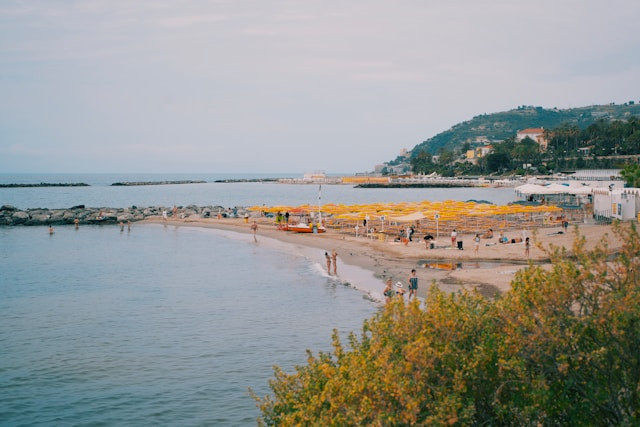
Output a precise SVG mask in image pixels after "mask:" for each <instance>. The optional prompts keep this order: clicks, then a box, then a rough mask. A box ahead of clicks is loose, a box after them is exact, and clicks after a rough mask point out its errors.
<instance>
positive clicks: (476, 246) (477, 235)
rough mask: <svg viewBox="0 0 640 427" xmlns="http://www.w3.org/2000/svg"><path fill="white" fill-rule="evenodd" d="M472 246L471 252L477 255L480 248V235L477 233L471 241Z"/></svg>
mask: <svg viewBox="0 0 640 427" xmlns="http://www.w3.org/2000/svg"><path fill="white" fill-rule="evenodd" d="M473 244H474V248H473V252H474V253H476V254H477V253H478V249H479V248H480V235H479V234H478V233H476V237H475V238H474V239H473Z"/></svg>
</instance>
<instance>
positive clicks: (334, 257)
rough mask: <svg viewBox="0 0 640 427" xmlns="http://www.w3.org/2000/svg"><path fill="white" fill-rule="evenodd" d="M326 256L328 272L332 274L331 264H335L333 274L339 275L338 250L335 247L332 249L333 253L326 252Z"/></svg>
mask: <svg viewBox="0 0 640 427" xmlns="http://www.w3.org/2000/svg"><path fill="white" fill-rule="evenodd" d="M324 257H325V259H326V260H327V273H328V274H331V265H333V275H334V276H337V275H338V252H336V250H335V249H331V255H329V253H328V252H325V253H324Z"/></svg>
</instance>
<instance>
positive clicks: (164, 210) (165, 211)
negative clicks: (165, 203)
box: [162, 209, 167, 221]
mask: <svg viewBox="0 0 640 427" xmlns="http://www.w3.org/2000/svg"><path fill="white" fill-rule="evenodd" d="M162 219H163V220H165V221H166V220H167V210H166V209H163V210H162Z"/></svg>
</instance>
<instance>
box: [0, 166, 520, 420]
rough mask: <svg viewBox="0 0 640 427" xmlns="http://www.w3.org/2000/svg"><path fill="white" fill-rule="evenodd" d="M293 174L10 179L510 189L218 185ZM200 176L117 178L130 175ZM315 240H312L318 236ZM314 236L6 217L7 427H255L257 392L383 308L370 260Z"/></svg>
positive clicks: (215, 194) (421, 196)
mask: <svg viewBox="0 0 640 427" xmlns="http://www.w3.org/2000/svg"><path fill="white" fill-rule="evenodd" d="M274 177H275V178H277V177H287V178H288V177H294V178H295V177H297V176H296V175H295V174H278V175H275V174H263V175H258V174H233V175H231V174H227V175H224V174H74V175H72V174H0V183H41V182H46V183H59V182H62V183H71V182H84V183H87V184H90V186H89V187H33V188H0V205H13V206H15V207H17V208H20V209H27V208H68V207H71V206H75V205H80V204H84V205H86V206H87V207H116V208H117V207H129V206H133V205H136V206H138V207H142V206H173V205H174V204H175V205H178V206H180V205H189V204H195V205H220V206H224V207H233V206H253V205H267V206H271V205H283V204H286V205H299V204H305V203H308V204H317V203H318V202H319V201H320V202H321V203H336V204H337V203H345V204H355V203H373V202H400V201H422V200H447V199H454V200H486V201H489V202H492V203H497V204H504V203H508V202H510V201H513V200H514V199H515V196H514V192H513V189H502V188H453V189H451V188H450V189H358V188H354V187H353V186H347V185H323V186H322V187H321V188H319V186H317V185H301V184H278V183H272V182H269V183H263V182H239V183H219V182H215V181H216V180H221V179H259V178H274ZM175 180H204V181H206V183H203V184H180V185H158V186H144V187H113V186H111V185H110V184H111V183H114V182H122V181H175ZM313 237H314V236H309V238H313ZM318 252H319V251H318V250H314V249H311V248H309V247H300V246H297V245H296V246H294V245H289V244H285V243H282V242H279V241H275V240H272V239H268V238H266V237H263V236H258V238H257V241H254V240H253V237H252V236H249V235H246V234H240V233H234V232H229V231H222V230H213V229H199V228H192V227H179V226H172V225H162V224H137V223H134V224H133V226H132V228H131V230H127V229H125V230H124V231H121V230H120V227H117V226H81V227H80V228H79V229H78V230H75V229H74V227H73V226H57V227H56V228H55V233H54V234H53V235H49V233H48V230H47V229H46V228H45V227H24V226H17V227H0V425H3V426H40V425H42V426H45V425H46V426H50V425H56V426H78V425H100V426H112V425H113V426H116V425H118V426H119V425H179V426H201V425H222V426H226V425H228V426H242V425H255V424H256V419H257V418H258V417H259V415H260V412H259V410H258V408H257V406H256V402H255V401H254V400H253V398H252V397H251V396H250V393H249V389H250V388H251V389H252V390H253V392H254V393H255V394H257V395H259V396H264V395H267V394H269V393H270V389H269V380H270V379H272V378H273V377H274V375H273V372H274V371H273V367H274V366H279V367H280V368H282V369H283V370H284V371H285V372H291V373H293V372H295V367H296V366H298V365H304V364H305V361H306V359H307V350H310V351H311V352H312V353H313V354H317V353H318V352H330V351H331V350H332V347H331V335H332V331H333V330H337V331H338V332H339V334H340V336H341V337H342V338H343V340H344V341H345V342H346V341H347V337H348V335H349V333H355V334H356V335H359V334H360V331H361V327H362V323H363V321H364V320H365V319H367V318H370V317H371V316H373V315H374V314H375V313H376V312H377V311H378V310H380V307H381V300H382V296H381V292H382V289H383V287H384V285H383V284H382V283H381V282H380V280H379V279H377V278H375V277H374V276H373V274H372V273H371V272H369V271H365V270H362V269H359V268H358V267H355V266H349V265H344V264H339V276H338V277H334V276H329V275H327V274H326V271H325V269H324V261H323V260H324V254H323V253H318Z"/></svg>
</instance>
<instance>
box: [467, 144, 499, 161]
mask: <svg viewBox="0 0 640 427" xmlns="http://www.w3.org/2000/svg"><path fill="white" fill-rule="evenodd" d="M492 151H493V145H483V146H482V147H476V148H474V149H472V150H467V152H466V155H465V157H466V160H467V161H468V162H470V163H473V164H477V163H478V159H479V158H481V157H484V156H486V155H487V154H489V153H491V152H492Z"/></svg>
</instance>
